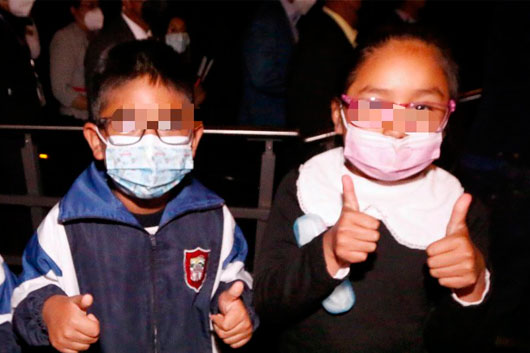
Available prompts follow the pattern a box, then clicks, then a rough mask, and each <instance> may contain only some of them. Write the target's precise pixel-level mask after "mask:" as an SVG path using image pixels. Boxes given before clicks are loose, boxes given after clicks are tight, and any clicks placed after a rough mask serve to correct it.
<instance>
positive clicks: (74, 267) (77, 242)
mask: <svg viewBox="0 0 530 353" xmlns="http://www.w3.org/2000/svg"><path fill="white" fill-rule="evenodd" d="M188 82H189V81H188V80H187V77H186V75H185V70H183V67H182V65H179V59H178V55H177V54H176V53H174V52H173V50H172V49H171V48H169V47H168V46H166V45H163V44H160V43H156V42H151V41H137V42H130V43H125V44H122V45H118V46H116V47H115V48H113V49H112V50H111V51H110V52H109V56H108V59H107V62H106V63H105V67H104V68H103V69H102V70H101V71H100V74H98V76H97V77H96V80H95V85H94V90H93V91H92V92H89V94H90V98H91V99H90V104H91V105H90V108H91V115H92V120H93V121H94V122H93V123H87V124H86V125H85V127H84V136H85V139H86V140H87V142H88V144H89V146H90V148H91V150H92V152H93V155H94V158H95V160H96V161H95V163H93V164H92V165H91V166H90V167H89V168H88V169H87V170H86V171H85V172H84V173H83V174H81V176H80V177H79V178H78V179H77V180H76V181H75V182H74V184H73V186H72V187H71V189H70V190H69V192H68V193H67V194H66V196H65V197H64V198H63V199H62V200H61V202H60V203H59V204H58V205H56V206H55V207H54V208H53V209H52V210H51V211H50V213H49V214H48V216H47V217H46V219H45V220H44V221H43V222H42V224H41V225H40V227H39V228H38V230H37V233H36V235H35V236H34V237H33V238H32V239H31V240H30V242H29V244H28V246H27V248H26V251H25V254H24V257H23V262H24V272H23V274H22V275H21V284H20V285H19V287H17V288H16V289H15V292H14V294H13V300H12V305H13V307H14V327H15V330H16V331H18V333H19V334H20V335H21V336H22V337H23V338H24V339H25V340H26V341H27V342H28V343H29V344H31V345H47V344H48V342H49V343H51V344H52V345H53V346H54V347H55V348H56V349H58V350H60V351H61V352H77V351H82V350H86V349H88V348H90V349H91V350H95V351H101V352H113V353H114V352H212V351H216V350H217V348H216V343H215V339H214V337H213V335H212V334H211V328H212V327H213V330H214V331H215V332H216V334H217V336H218V337H219V338H221V339H222V340H223V341H224V342H225V343H226V344H228V345H230V346H231V347H233V348H237V347H240V346H242V345H243V344H245V343H246V342H247V341H248V340H249V339H250V336H251V335H252V329H253V328H255V327H256V325H257V320H256V318H255V317H254V313H253V310H252V309H250V302H251V300H250V298H251V292H250V288H251V286H252V279H251V277H250V275H249V274H248V273H247V272H246V271H245V270H244V263H243V261H244V259H245V257H246V252H247V245H246V242H245V239H244V238H243V236H242V234H241V232H240V230H239V228H238V227H237V226H236V225H235V223H234V220H233V218H232V216H231V214H230V212H229V211H228V209H227V207H226V206H225V205H224V201H223V200H221V199H220V198H219V197H218V196H217V195H215V194H213V193H212V192H211V191H209V190H207V189H206V188H205V187H204V186H202V185H201V184H200V183H198V182H197V181H196V180H194V179H193V178H191V177H189V176H188V175H187V174H188V173H189V172H190V171H191V170H192V169H193V157H194V155H195V151H196V149H197V145H198V143H199V140H200V138H201V135H202V132H203V128H202V126H201V125H200V124H195V123H194V122H193V105H192V88H191V85H189V84H188ZM102 162H104V165H103V163H102Z"/></svg>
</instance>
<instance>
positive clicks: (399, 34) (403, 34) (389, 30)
mask: <svg viewBox="0 0 530 353" xmlns="http://www.w3.org/2000/svg"><path fill="white" fill-rule="evenodd" d="M406 40H415V41H420V42H423V43H424V44H425V45H426V46H428V47H432V48H434V49H435V52H436V54H435V55H436V60H437V61H438V64H439V65H440V67H441V68H442V70H443V72H444V75H445V78H446V79H447V84H448V85H449V95H450V98H451V99H456V98H457V96H458V65H457V64H456V63H455V61H454V60H453V58H452V55H451V51H450V49H449V47H448V46H447V45H445V43H444V42H443V41H442V39H441V38H440V37H439V36H437V35H435V34H434V33H433V32H432V31H431V30H429V29H428V28H425V27H422V26H418V25H408V24H404V25H399V26H386V27H383V28H381V29H380V30H379V31H376V32H374V33H373V34H372V35H371V36H370V37H369V38H368V39H367V40H366V42H365V43H364V44H362V46H361V48H359V55H358V56H357V57H356V60H355V62H354V63H353V65H352V70H350V73H349V75H348V78H347V80H346V85H345V87H344V91H346V90H347V89H348V88H349V87H350V86H351V84H352V83H353V81H355V78H356V76H357V72H358V70H359V68H360V67H361V66H362V65H363V64H364V63H365V62H366V60H367V59H368V58H370V57H371V56H372V55H373V54H374V53H375V52H377V50H378V49H381V48H383V47H384V46H385V45H387V44H388V43H390V42H391V41H406Z"/></svg>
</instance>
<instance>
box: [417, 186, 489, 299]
mask: <svg viewBox="0 0 530 353" xmlns="http://www.w3.org/2000/svg"><path fill="white" fill-rule="evenodd" d="M471 200H472V198H471V195H469V194H463V195H462V196H460V198H459V199H458V200H457V201H456V203H455V205H454V207H453V212H452V214H451V218H450V219H449V223H448V224H447V231H446V236H445V238H442V239H440V240H438V241H436V242H434V243H432V244H431V245H429V247H427V256H428V259H427V265H428V266H429V270H430V274H431V276H433V277H434V278H437V279H438V282H439V283H440V285H442V286H444V287H447V288H451V289H453V290H454V291H455V293H456V295H457V296H458V297H459V298H460V299H462V300H464V301H477V300H479V299H480V298H481V296H482V293H483V292H484V290H485V286H486V283H485V269H486V265H485V262H484V257H483V256H482V254H481V252H480V251H479V250H478V249H477V248H476V247H475V246H474V245H473V242H472V241H471V239H470V237H469V230H468V228H467V225H466V216H467V212H468V210H469V205H470V204H471Z"/></svg>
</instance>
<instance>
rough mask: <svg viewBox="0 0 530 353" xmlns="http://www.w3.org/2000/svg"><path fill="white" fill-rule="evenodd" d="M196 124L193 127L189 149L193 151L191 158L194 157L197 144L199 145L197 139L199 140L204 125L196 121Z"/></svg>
mask: <svg viewBox="0 0 530 353" xmlns="http://www.w3.org/2000/svg"><path fill="white" fill-rule="evenodd" d="M196 124H198V125H197V126H196V127H195V128H194V129H193V140H192V141H191V151H192V152H193V158H195V152H196V151H197V146H199V141H200V140H201V137H202V134H203V133H204V125H203V124H202V123H201V122H196Z"/></svg>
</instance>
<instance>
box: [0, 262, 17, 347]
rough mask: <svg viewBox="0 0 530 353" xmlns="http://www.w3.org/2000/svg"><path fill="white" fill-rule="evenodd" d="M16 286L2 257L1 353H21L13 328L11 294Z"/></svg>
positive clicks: (0, 285) (0, 293)
mask: <svg viewBox="0 0 530 353" xmlns="http://www.w3.org/2000/svg"><path fill="white" fill-rule="evenodd" d="M15 285H16V278H15V276H14V275H13V274H12V273H11V271H9V268H8V267H7V265H6V263H5V262H4V260H3V259H2V256H0V353H18V352H20V348H19V347H18V345H17V343H16V342H15V336H14V335H13V329H12V327H11V318H12V315H11V294H12V293H13V289H15Z"/></svg>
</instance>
